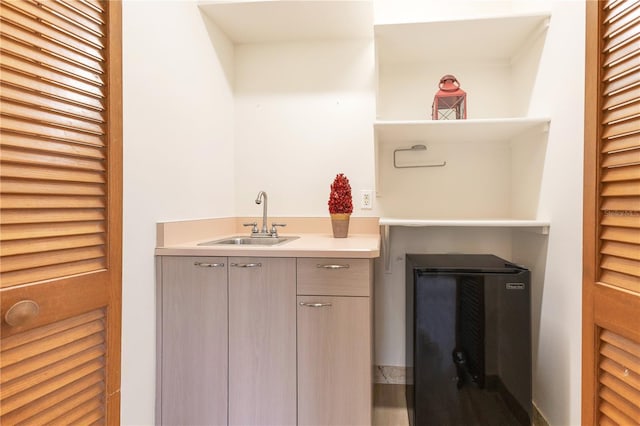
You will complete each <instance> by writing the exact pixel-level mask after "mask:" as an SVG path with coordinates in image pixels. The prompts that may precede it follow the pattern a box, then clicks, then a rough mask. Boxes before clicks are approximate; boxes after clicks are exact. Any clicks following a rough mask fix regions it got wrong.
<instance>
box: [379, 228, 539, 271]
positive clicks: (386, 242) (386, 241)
mask: <svg viewBox="0 0 640 426" xmlns="http://www.w3.org/2000/svg"><path fill="white" fill-rule="evenodd" d="M379 223H380V227H381V234H382V255H383V260H384V269H385V272H389V268H390V260H391V259H390V255H391V227H394V226H405V227H456V228H459V227H464V228H511V229H522V230H530V231H532V232H536V233H539V234H542V235H548V234H549V228H550V227H551V222H549V221H545V220H522V219H471V220H448V219H401V218H391V217H381V218H380V222H379Z"/></svg>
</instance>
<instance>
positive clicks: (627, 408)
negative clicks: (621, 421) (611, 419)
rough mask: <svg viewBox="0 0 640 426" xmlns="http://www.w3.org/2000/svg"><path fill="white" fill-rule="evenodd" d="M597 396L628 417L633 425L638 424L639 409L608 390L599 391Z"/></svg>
mask: <svg viewBox="0 0 640 426" xmlns="http://www.w3.org/2000/svg"><path fill="white" fill-rule="evenodd" d="M598 395H599V396H600V398H602V399H603V400H605V401H607V402H608V403H610V404H611V405H613V406H614V407H617V408H618V409H619V410H620V411H621V412H622V413H623V414H625V415H626V416H627V417H629V418H630V419H631V420H632V421H633V422H634V424H640V408H638V407H637V406H636V405H634V404H632V403H631V402H629V401H627V400H626V399H625V398H623V397H621V396H620V395H618V394H617V393H615V392H614V391H612V390H611V389H609V388H604V389H602V390H600V392H599V394H598Z"/></svg>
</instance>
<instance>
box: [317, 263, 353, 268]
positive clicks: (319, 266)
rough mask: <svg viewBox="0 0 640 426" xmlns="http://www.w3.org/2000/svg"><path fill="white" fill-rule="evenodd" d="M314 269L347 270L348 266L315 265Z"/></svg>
mask: <svg viewBox="0 0 640 426" xmlns="http://www.w3.org/2000/svg"><path fill="white" fill-rule="evenodd" d="M316 267H317V268H322V269H349V264H346V265H338V264H328V265H322V264H317V265H316Z"/></svg>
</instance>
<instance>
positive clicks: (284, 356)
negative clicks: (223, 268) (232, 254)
mask: <svg viewBox="0 0 640 426" xmlns="http://www.w3.org/2000/svg"><path fill="white" fill-rule="evenodd" d="M229 265H230V267H229V424H230V425H252V426H260V425H283V426H284V425H295V423H296V311H295V301H296V286H295V284H296V265H295V259H288V258H286V259H285V258H247V257H243V258H239V257H236V258H229Z"/></svg>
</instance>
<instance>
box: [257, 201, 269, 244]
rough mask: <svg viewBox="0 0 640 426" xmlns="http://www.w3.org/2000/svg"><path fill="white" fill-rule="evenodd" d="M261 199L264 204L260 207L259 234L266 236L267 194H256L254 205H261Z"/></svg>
mask: <svg viewBox="0 0 640 426" xmlns="http://www.w3.org/2000/svg"><path fill="white" fill-rule="evenodd" d="M263 199H264V204H263V205H262V229H261V230H260V233H261V234H264V235H267V234H268V232H267V193H266V192H264V191H260V192H258V196H257V197H256V204H260V203H262V200H263Z"/></svg>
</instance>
